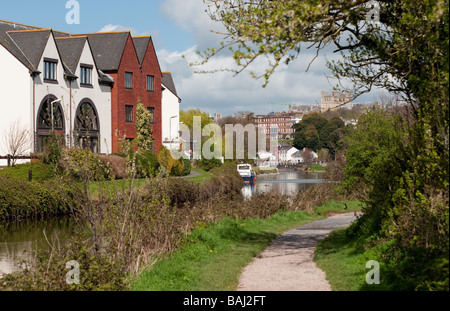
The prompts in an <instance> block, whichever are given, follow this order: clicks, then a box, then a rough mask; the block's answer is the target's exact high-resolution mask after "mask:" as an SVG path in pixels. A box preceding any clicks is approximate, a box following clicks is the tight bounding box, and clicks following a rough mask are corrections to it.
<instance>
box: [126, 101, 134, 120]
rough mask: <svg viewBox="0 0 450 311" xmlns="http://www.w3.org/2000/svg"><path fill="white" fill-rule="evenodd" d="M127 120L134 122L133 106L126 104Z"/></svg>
mask: <svg viewBox="0 0 450 311" xmlns="http://www.w3.org/2000/svg"><path fill="white" fill-rule="evenodd" d="M125 122H133V106H128V105H127V106H125Z"/></svg>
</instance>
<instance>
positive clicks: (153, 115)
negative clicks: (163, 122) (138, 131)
mask: <svg viewBox="0 0 450 311" xmlns="http://www.w3.org/2000/svg"><path fill="white" fill-rule="evenodd" d="M147 110H148V112H150V114H151V116H152V117H151V118H150V124H155V108H153V107H150V108H147Z"/></svg>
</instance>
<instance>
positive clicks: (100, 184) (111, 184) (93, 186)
mask: <svg viewBox="0 0 450 311" xmlns="http://www.w3.org/2000/svg"><path fill="white" fill-rule="evenodd" d="M147 180H148V179H147V178H142V179H134V180H133V188H135V189H138V188H142V187H143V186H144V185H145V183H146V182H147ZM89 186H90V190H91V193H92V195H93V196H94V197H96V196H97V195H98V194H99V191H102V192H105V191H106V192H111V191H113V192H116V191H117V190H119V191H121V190H122V189H127V188H129V187H130V180H129V179H118V180H107V181H93V182H90V183H89Z"/></svg>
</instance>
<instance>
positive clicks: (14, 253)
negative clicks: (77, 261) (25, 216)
mask: <svg viewBox="0 0 450 311" xmlns="http://www.w3.org/2000/svg"><path fill="white" fill-rule="evenodd" d="M76 226H77V224H76V223H75V222H74V221H73V220H71V219H69V218H67V217H64V218H52V219H48V220H41V221H32V220H27V221H18V222H0V277H1V276H2V275H4V274H8V273H12V272H15V271H17V270H18V269H19V265H20V264H21V263H22V262H23V261H28V262H29V261H31V260H32V259H33V258H34V256H33V253H34V252H35V251H36V250H37V249H44V248H47V247H48V248H49V247H50V245H58V243H60V244H62V243H64V240H66V239H68V238H69V237H70V236H72V235H73V233H74V230H75V228H76Z"/></svg>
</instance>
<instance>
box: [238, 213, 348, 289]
mask: <svg viewBox="0 0 450 311" xmlns="http://www.w3.org/2000/svg"><path fill="white" fill-rule="evenodd" d="M355 219H356V217H355V213H346V214H337V215H334V216H331V217H329V218H327V219H324V220H319V221H315V222H312V223H310V224H307V225H304V226H301V227H299V228H297V229H294V230H291V231H288V232H286V233H284V234H282V235H280V236H279V237H277V238H276V239H275V240H274V242H273V243H272V245H270V246H269V247H268V248H266V249H265V250H264V252H263V253H261V254H260V255H258V256H257V257H256V258H255V259H254V260H253V262H252V263H251V264H250V265H248V266H247V267H245V268H244V270H243V272H242V274H241V277H240V282H239V286H238V288H237V290H238V291H330V290H331V287H330V284H329V283H328V281H327V280H326V278H325V272H323V271H322V270H321V269H319V268H318V267H317V266H316V264H315V262H314V251H315V248H316V245H317V242H318V241H320V240H322V239H324V238H326V237H327V236H328V235H329V234H330V233H331V231H333V230H335V229H338V228H341V227H346V226H348V225H350V224H351V223H352V222H353V221H354V220H355Z"/></svg>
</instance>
